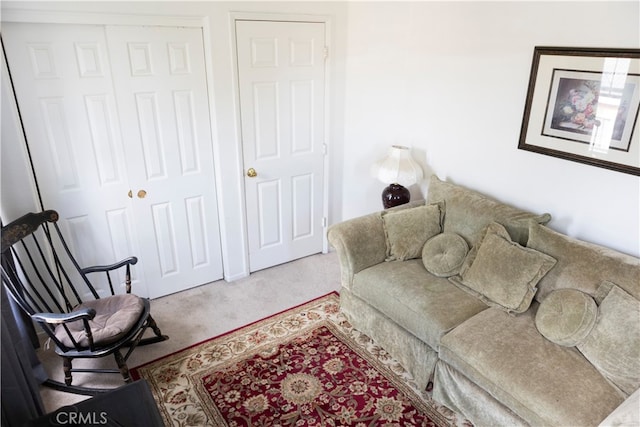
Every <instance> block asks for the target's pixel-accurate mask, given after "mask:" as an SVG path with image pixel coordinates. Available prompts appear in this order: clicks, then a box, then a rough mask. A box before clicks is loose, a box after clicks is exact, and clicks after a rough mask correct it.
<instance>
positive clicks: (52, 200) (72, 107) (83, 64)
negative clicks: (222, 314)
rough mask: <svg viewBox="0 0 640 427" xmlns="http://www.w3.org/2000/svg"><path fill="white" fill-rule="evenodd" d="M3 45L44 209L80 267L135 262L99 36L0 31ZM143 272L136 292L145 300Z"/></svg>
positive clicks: (93, 31) (10, 26)
mask: <svg viewBox="0 0 640 427" xmlns="http://www.w3.org/2000/svg"><path fill="white" fill-rule="evenodd" d="M2 38H3V43H4V46H5V49H6V54H7V61H8V63H9V69H10V72H11V76H12V81H13V84H14V90H15V92H16V96H17V100H18V105H19V108H20V114H21V117H22V122H23V127H24V130H25V133H26V138H27V142H28V144H29V147H30V153H31V156H32V160H33V164H34V167H35V169H36V171H37V178H38V185H39V189H40V193H41V195H42V199H43V204H44V206H45V209H55V210H56V211H58V213H59V214H60V225H61V227H62V228H63V231H64V232H65V235H66V236H67V240H68V241H69V243H70V246H71V249H72V251H73V253H74V255H75V256H76V258H77V259H78V262H79V263H80V265H82V266H89V265H96V264H109V263H112V262H114V261H116V260H119V259H122V258H125V257H128V256H131V255H134V254H140V252H139V250H138V246H137V242H136V240H135V238H134V230H133V225H134V218H133V211H132V204H131V200H129V198H128V197H127V192H128V191H129V183H128V178H127V171H126V166H125V162H124V159H125V154H124V152H123V145H122V140H121V133H120V128H119V124H118V113H117V110H116V102H115V98H114V95H113V82H112V80H111V72H110V65H109V57H108V50H107V43H106V38H105V33H104V29H103V28H102V27H100V26H89V25H64V26H62V25H53V24H51V25H49V24H14V23H3V26H2ZM2 143H3V144H8V143H11V142H10V141H2ZM143 265H144V257H141V260H140V263H139V264H138V265H137V266H135V267H134V280H135V283H134V286H135V289H136V292H138V293H139V294H141V295H148V294H149V292H148V290H147V289H146V281H145V280H144V269H143V268H141V267H143ZM120 283H122V281H120ZM100 287H101V289H100V290H99V292H100V293H101V294H105V293H106V292H107V289H108V287H107V286H106V284H105V283H102V284H101V286H100Z"/></svg>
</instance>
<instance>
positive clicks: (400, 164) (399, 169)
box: [374, 145, 423, 187]
mask: <svg viewBox="0 0 640 427" xmlns="http://www.w3.org/2000/svg"><path fill="white" fill-rule="evenodd" d="M374 169H377V171H376V177H377V178H378V180H379V181H380V182H382V183H384V184H400V185H402V186H404V187H408V186H410V185H413V184H416V183H418V182H420V181H421V180H422V177H423V172H422V168H421V167H420V165H419V164H418V163H417V162H416V161H415V160H413V158H412V157H411V151H410V150H409V147H404V146H402V145H393V146H391V148H389V154H388V155H387V157H385V158H384V159H382V160H381V161H379V162H378V163H376V165H374Z"/></svg>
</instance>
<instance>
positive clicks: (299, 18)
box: [229, 12, 332, 268]
mask: <svg viewBox="0 0 640 427" xmlns="http://www.w3.org/2000/svg"><path fill="white" fill-rule="evenodd" d="M237 21H272V22H308V23H321V24H324V26H325V33H324V45H325V47H326V48H327V49H328V52H329V54H328V55H327V57H326V59H325V61H324V75H325V79H324V101H325V102H324V111H323V113H324V141H323V144H324V146H325V153H324V156H323V174H324V176H323V180H322V187H323V188H322V192H323V194H322V218H323V220H322V230H323V233H322V234H323V236H322V253H325V254H326V253H328V252H329V240H328V239H327V228H328V225H329V224H328V218H329V166H330V165H329V162H330V156H329V150H330V149H331V144H330V143H329V135H330V134H331V133H330V129H331V126H330V111H331V110H330V104H331V99H330V93H331V92H330V88H331V81H330V78H331V73H330V72H329V71H330V69H331V50H332V46H331V33H332V30H331V26H332V21H331V17H330V16H326V15H308V14H281V13H257V12H231V13H230V16H229V30H230V32H231V34H230V36H231V40H232V41H233V43H232V47H231V50H232V55H233V58H234V60H233V61H232V67H233V69H232V73H233V82H234V84H233V99H234V101H235V106H234V113H235V114H234V116H235V123H234V128H235V132H236V135H238V144H237V146H236V158H237V159H238V162H239V163H238V165H237V167H238V170H239V171H240V177H239V178H240V188H241V191H242V195H243V196H242V198H241V203H242V209H241V216H242V218H241V220H242V223H243V229H244V236H243V243H244V247H245V249H246V250H245V252H244V253H245V260H244V261H245V265H246V266H248V265H249V237H248V226H247V206H246V199H245V197H244V194H245V191H246V189H245V180H244V162H243V152H242V150H243V145H242V123H241V115H240V79H239V70H238V62H237V61H236V60H235V59H236V58H237V57H238V46H237V42H236V22H237ZM247 268H248V267H247Z"/></svg>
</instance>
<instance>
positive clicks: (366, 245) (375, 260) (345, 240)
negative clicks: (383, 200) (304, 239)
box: [327, 213, 387, 289]
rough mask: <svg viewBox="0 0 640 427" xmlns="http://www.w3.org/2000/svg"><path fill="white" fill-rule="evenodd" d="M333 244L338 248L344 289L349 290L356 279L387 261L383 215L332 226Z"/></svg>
mask: <svg viewBox="0 0 640 427" xmlns="http://www.w3.org/2000/svg"><path fill="white" fill-rule="evenodd" d="M327 237H328V239H329V242H330V243H331V245H332V246H333V247H334V248H335V249H336V251H337V253H338V258H339V260H340V271H341V272H342V286H344V287H346V288H347V289H349V288H350V287H351V283H352V282H353V276H354V275H355V274H356V273H358V272H359V271H362V270H364V269H365V268H368V267H371V266H373V265H376V264H380V263H381V262H384V260H385V258H386V256H387V240H386V236H385V233H384V228H383V226H382V219H381V217H380V213H374V214H369V215H365V216H361V217H358V218H353V219H350V220H347V221H344V222H341V223H338V224H334V225H332V226H331V227H329V231H328V235H327Z"/></svg>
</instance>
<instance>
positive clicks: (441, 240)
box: [422, 233, 469, 277]
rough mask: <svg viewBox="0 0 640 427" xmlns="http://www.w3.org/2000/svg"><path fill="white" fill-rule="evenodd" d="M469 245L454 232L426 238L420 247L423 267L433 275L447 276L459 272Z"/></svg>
mask: <svg viewBox="0 0 640 427" xmlns="http://www.w3.org/2000/svg"><path fill="white" fill-rule="evenodd" d="M467 253H469V245H467V242H466V241H465V240H464V238H463V237H462V236H460V235H459V234H456V233H441V234H438V235H437V236H434V237H432V238H431V239H429V240H427V243H425V244H424V247H423V248H422V263H423V264H424V268H426V269H427V271H428V272H429V273H431V274H433V275H434V276H438V277H449V276H453V275H454V274H458V273H459V272H460V267H462V263H463V262H464V260H465V257H466V256H467Z"/></svg>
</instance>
